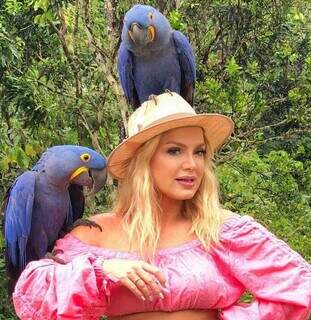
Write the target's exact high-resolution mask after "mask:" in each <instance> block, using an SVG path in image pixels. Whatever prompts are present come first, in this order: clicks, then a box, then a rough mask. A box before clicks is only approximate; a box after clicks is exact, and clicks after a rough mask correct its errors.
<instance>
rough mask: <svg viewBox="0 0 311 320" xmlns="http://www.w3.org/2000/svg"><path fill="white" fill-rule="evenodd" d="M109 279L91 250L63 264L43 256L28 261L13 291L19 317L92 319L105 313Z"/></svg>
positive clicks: (108, 294) (108, 293)
mask: <svg viewBox="0 0 311 320" xmlns="http://www.w3.org/2000/svg"><path fill="white" fill-rule="evenodd" d="M108 282H109V280H108V279H105V277H104V275H103V273H102V272H101V260H100V259H99V258H96V257H94V256H92V255H90V254H85V255H81V256H78V257H76V258H74V259H73V260H72V261H70V262H68V263H66V264H58V263H56V262H55V261H53V260H49V259H42V260H39V261H33V262H31V263H29V264H28V265H27V267H26V269H25V270H24V271H23V272H22V274H21V276H20V278H19V280H18V282H17V284H16V287H15V291H14V293H13V302H14V306H15V310H16V313H17V315H18V316H19V317H20V319H34V320H36V319H38V320H39V319H40V320H42V319H69V318H71V319H73V318H80V319H82V318H83V319H91V317H95V318H96V317H97V318H98V317H99V316H101V315H102V314H104V313H105V309H106V305H107V303H108V300H109V296H110V292H109V283H108Z"/></svg>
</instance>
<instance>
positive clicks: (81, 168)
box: [69, 167, 89, 181]
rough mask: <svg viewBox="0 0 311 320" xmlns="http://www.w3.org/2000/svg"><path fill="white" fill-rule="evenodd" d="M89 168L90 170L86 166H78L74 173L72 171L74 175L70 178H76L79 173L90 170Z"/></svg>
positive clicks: (70, 179)
mask: <svg viewBox="0 0 311 320" xmlns="http://www.w3.org/2000/svg"><path fill="white" fill-rule="evenodd" d="M88 171H89V170H88V168H86V167H80V168H78V169H77V170H75V171H74V172H73V173H72V175H71V176H70V178H69V181H72V180H73V179H74V178H76V177H77V176H78V175H80V174H81V173H83V172H88Z"/></svg>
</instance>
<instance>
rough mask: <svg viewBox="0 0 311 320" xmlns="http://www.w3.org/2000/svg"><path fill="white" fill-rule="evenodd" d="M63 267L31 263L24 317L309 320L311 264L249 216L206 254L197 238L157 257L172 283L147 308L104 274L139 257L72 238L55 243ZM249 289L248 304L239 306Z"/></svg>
mask: <svg viewBox="0 0 311 320" xmlns="http://www.w3.org/2000/svg"><path fill="white" fill-rule="evenodd" d="M56 249H59V250H60V251H62V252H60V253H59V254H58V256H59V257H60V258H62V259H64V260H65V261H66V262H67V263H66V264H65V265H61V264H57V263H56V262H54V261H52V260H49V259H42V260H39V261H33V262H31V263H29V264H28V266H27V268H26V269H25V270H24V272H23V273H22V275H21V277H20V279H19V281H18V283H17V285H16V288H15V292H14V294H13V298H14V305H15V309H16V313H17V315H18V316H19V317H20V318H21V319H38V320H42V319H84V320H89V319H99V317H100V316H101V315H107V316H113V315H126V314H130V313H136V312H147V311H177V310H184V309H215V308H216V309H221V312H220V319H222V320H237V319H238V320H272V319H273V320H306V319H308V315H309V314H310V309H311V266H310V265H309V264H308V263H307V262H306V261H304V260H303V259H302V257H301V256H300V255H299V254H298V253H296V252H294V251H292V250H291V249H290V248H289V247H288V246H287V245H286V244H285V243H284V242H283V241H281V240H278V239H276V238H275V237H274V236H273V235H272V234H271V233H270V232H269V231H267V230H266V229H265V228H264V227H263V226H262V225H260V224H259V223H257V222H256V221H255V220H254V219H252V218H251V217H249V216H243V217H240V216H239V215H235V216H234V217H232V218H231V219H230V220H228V221H227V222H226V223H225V224H224V225H223V227H222V230H221V236H220V243H219V244H218V245H217V246H214V247H213V248H211V249H210V250H208V251H206V250H205V249H204V248H203V246H202V245H201V243H200V242H199V241H198V240H194V241H190V242H187V243H185V244H182V245H180V246H177V247H174V248H168V249H161V250H158V251H157V254H156V257H155V265H157V266H158V267H159V268H160V269H161V270H162V272H163V273H164V274H165V275H166V278H167V280H168V281H167V287H168V292H167V293H166V294H165V298H164V299H163V300H162V299H157V300H154V301H153V302H148V301H146V302H143V301H142V300H139V299H138V298H136V296H134V294H133V293H132V292H131V291H129V290H128V289H127V288H125V287H123V286H121V285H120V284H119V283H118V282H117V281H113V279H110V278H109V277H107V275H104V274H103V272H102V271H101V268H100V266H101V263H102V261H103V260H104V259H113V258H119V259H120V258H121V259H139V255H138V254H137V253H135V252H125V251H117V250H111V249H106V248H101V247H96V246H90V245H87V244H85V243H83V242H81V241H80V240H78V239H77V238H75V237H74V236H72V235H70V234H68V235H66V236H65V237H64V238H63V239H60V240H58V241H57V244H56ZM245 290H249V291H250V292H252V293H253V295H254V296H255V299H254V300H253V302H251V303H249V304H245V303H244V304H242V303H239V302H238V300H239V298H240V296H241V295H242V294H243V293H244V292H245Z"/></svg>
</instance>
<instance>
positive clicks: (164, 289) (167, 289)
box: [162, 287, 170, 293]
mask: <svg viewBox="0 0 311 320" xmlns="http://www.w3.org/2000/svg"><path fill="white" fill-rule="evenodd" d="M162 291H163V292H165V293H169V292H170V289H169V288H163V287H162Z"/></svg>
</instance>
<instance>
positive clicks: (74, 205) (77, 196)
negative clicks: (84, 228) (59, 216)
mask: <svg viewBox="0 0 311 320" xmlns="http://www.w3.org/2000/svg"><path fill="white" fill-rule="evenodd" d="M68 191H69V196H70V202H71V209H72V222H75V221H76V220H78V219H81V218H82V215H83V212H84V205H85V198H84V194H83V187H82V186H79V185H77V184H71V185H70V186H69V188H68ZM67 227H68V226H67Z"/></svg>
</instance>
